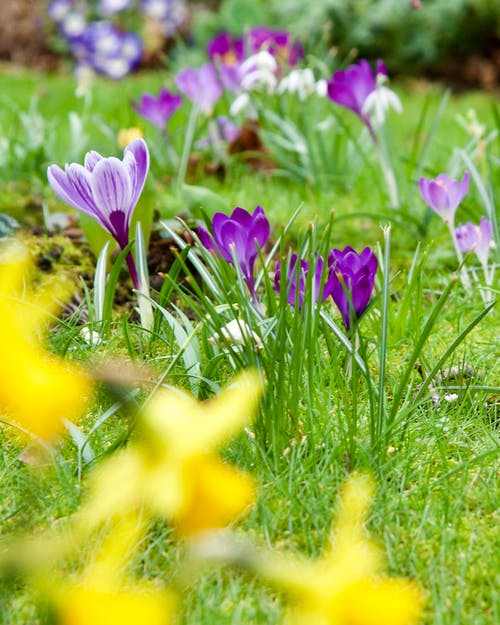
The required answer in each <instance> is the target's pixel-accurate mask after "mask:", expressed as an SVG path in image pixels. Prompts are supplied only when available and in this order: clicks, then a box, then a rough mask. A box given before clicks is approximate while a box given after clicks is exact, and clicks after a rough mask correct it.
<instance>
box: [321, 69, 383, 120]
mask: <svg viewBox="0 0 500 625" xmlns="http://www.w3.org/2000/svg"><path fill="white" fill-rule="evenodd" d="M379 75H382V76H387V69H386V67H385V65H384V63H383V61H380V60H379V61H377V66H376V72H375V74H374V73H373V70H372V68H371V66H370V64H369V63H368V61H366V60H365V59H361V61H359V63H354V64H353V65H349V67H348V68H347V69H346V70H345V71H342V70H337V71H336V72H334V74H333V76H332V78H331V79H330V80H328V81H327V93H328V97H329V98H330V100H332V101H333V102H336V103H337V104H340V106H344V107H345V108H348V109H350V110H351V111H352V112H353V113H355V114H356V115H357V116H358V117H359V118H360V119H361V120H362V121H363V122H364V123H365V124H366V125H367V126H368V127H369V128H371V122H370V117H369V115H368V113H367V112H366V111H365V110H364V107H365V103H366V99H367V98H368V96H369V95H370V94H371V93H373V92H374V91H375V90H376V89H377V76H379Z"/></svg>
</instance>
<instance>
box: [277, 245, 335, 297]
mask: <svg viewBox="0 0 500 625" xmlns="http://www.w3.org/2000/svg"><path fill="white" fill-rule="evenodd" d="M298 260H299V258H298V256H297V254H295V253H294V254H292V255H291V257H290V265H289V268H288V275H287V276H286V289H287V299H288V303H289V304H290V305H291V306H295V305H297V304H298V307H299V309H300V308H302V305H303V304H304V296H305V292H306V285H307V281H308V274H309V263H308V262H307V261H305V260H304V259H302V258H301V259H300V265H299V267H298V268H297V261H298ZM323 265H324V261H323V259H322V258H321V256H316V257H315V266H314V276H313V278H312V288H313V294H312V296H313V301H314V303H317V301H318V299H319V297H320V293H321V301H325V299H326V298H327V297H328V296H329V295H330V292H329V291H328V289H327V288H326V285H324V287H323V292H321V281H322V278H323ZM282 287H283V285H282V276H281V263H280V262H279V261H278V263H277V264H276V272H275V274H274V288H275V290H276V291H281V288H282Z"/></svg>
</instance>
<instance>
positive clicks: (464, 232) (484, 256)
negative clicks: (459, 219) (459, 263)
mask: <svg viewBox="0 0 500 625" xmlns="http://www.w3.org/2000/svg"><path fill="white" fill-rule="evenodd" d="M455 236H456V239H457V242H458V247H459V248H460V251H462V252H470V251H471V250H474V252H475V253H476V256H477V257H478V260H479V262H480V263H481V265H483V267H484V266H485V265H487V264H488V255H489V251H490V246H491V239H492V237H493V224H492V223H491V221H490V220H489V219H486V217H481V220H480V222H479V226H475V225H474V224H473V223H471V222H470V221H469V222H467V223H466V224H464V225H462V224H458V227H457V228H456V230H455Z"/></svg>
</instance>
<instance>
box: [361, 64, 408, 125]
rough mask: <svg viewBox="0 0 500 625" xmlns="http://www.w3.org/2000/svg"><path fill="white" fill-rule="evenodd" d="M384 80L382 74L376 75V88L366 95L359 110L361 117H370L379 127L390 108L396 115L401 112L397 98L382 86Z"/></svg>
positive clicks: (392, 92) (401, 108) (384, 77)
mask: <svg viewBox="0 0 500 625" xmlns="http://www.w3.org/2000/svg"><path fill="white" fill-rule="evenodd" d="M386 80H387V77H386V76H385V75H384V74H377V88H376V89H375V90H374V91H372V92H371V93H370V94H369V95H368V97H367V98H366V100H365V103H364V104H363V108H362V109H361V112H362V113H363V115H370V117H371V119H372V121H373V122H374V123H375V124H378V125H379V126H381V125H382V124H383V123H384V122H385V114H386V112H387V111H388V110H389V109H390V108H392V109H394V110H395V111H396V113H402V112H403V105H402V104H401V100H400V99H399V97H398V96H397V95H396V94H395V93H394V91H392V89H389V87H385V86H384V82H385V81H386Z"/></svg>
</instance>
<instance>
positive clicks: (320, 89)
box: [316, 78, 328, 98]
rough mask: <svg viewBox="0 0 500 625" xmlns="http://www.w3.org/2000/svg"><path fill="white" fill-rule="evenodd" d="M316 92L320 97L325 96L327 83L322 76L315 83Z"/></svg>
mask: <svg viewBox="0 0 500 625" xmlns="http://www.w3.org/2000/svg"><path fill="white" fill-rule="evenodd" d="M316 93H317V94H318V95H319V96H320V97H321V98H326V95H327V93H328V83H327V82H326V80H325V79H324V78H321V79H320V80H318V82H317V83H316Z"/></svg>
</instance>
